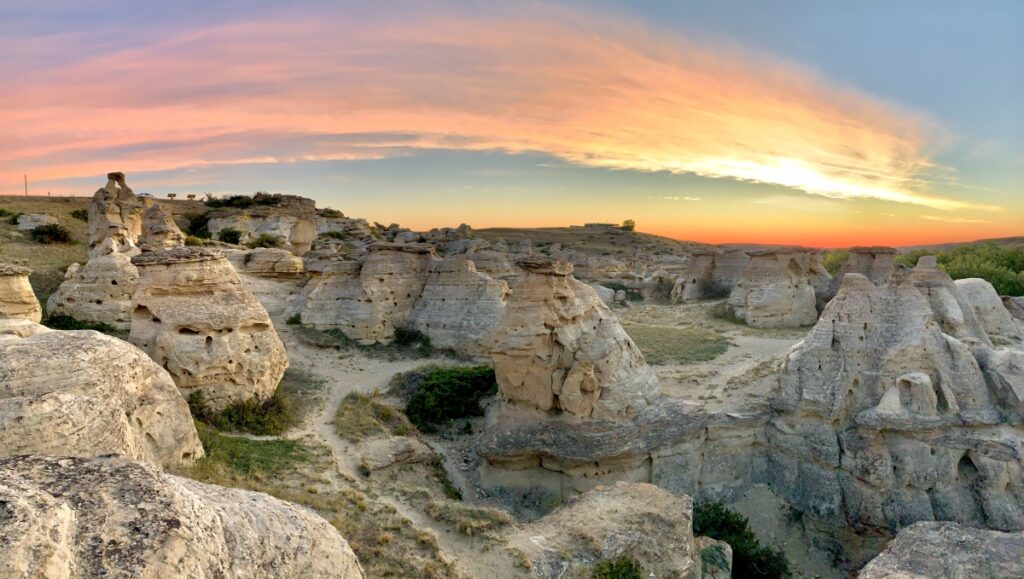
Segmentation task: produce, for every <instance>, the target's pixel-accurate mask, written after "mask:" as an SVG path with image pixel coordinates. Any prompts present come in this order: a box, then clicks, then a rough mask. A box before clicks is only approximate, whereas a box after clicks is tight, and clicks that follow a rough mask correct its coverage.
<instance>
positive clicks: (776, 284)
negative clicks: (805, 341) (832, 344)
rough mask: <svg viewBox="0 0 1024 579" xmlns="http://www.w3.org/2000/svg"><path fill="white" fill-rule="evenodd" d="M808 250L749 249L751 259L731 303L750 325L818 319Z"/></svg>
mask: <svg viewBox="0 0 1024 579" xmlns="http://www.w3.org/2000/svg"><path fill="white" fill-rule="evenodd" d="M806 253H807V252H806V251H798V250H791V249H763V250H753V251H748V252H747V254H748V255H749V256H750V263H749V264H748V265H747V269H746V271H745V272H744V273H743V277H742V278H741V279H740V280H739V282H737V283H736V287H735V288H733V290H732V293H731V294H730V295H729V302H728V303H729V307H730V308H731V309H732V310H733V312H735V314H736V316H737V317H739V318H741V319H742V320H743V321H745V322H746V323H747V325H749V326H753V327H757V328H782V327H799V326H806V325H810V324H813V323H814V322H815V320H817V319H818V310H817V308H816V305H815V304H816V298H815V288H814V286H813V285H811V282H810V278H809V277H808V269H807V263H805V262H806V261H807V260H808V256H807V255H806Z"/></svg>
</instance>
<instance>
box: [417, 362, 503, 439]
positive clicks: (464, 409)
mask: <svg viewBox="0 0 1024 579" xmlns="http://www.w3.org/2000/svg"><path fill="white" fill-rule="evenodd" d="M497 391H498V383H497V381H496V380H495V378H494V370H493V369H492V368H491V367H489V366H474V367H447V368H445V367H439V366H433V367H430V368H428V369H427V370H426V371H425V372H424V373H423V374H421V375H420V376H419V381H418V384H417V386H416V389H415V391H414V392H413V393H412V395H411V396H410V397H409V403H408V404H407V405H406V407H405V414H406V416H408V417H409V420H410V421H411V422H412V423H413V424H415V425H416V427H417V428H419V429H420V430H421V431H423V432H436V431H437V429H438V427H439V426H441V425H444V424H446V423H448V422H450V421H452V420H455V419H458V418H468V417H472V416H483V413H484V410H483V408H482V407H481V406H480V401H481V399H483V398H484V397H485V396H490V395H493V394H495V393H496V392H497Z"/></svg>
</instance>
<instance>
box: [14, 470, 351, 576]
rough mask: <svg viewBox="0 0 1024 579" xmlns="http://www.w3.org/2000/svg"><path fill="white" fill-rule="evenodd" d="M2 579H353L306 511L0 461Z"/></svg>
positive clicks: (213, 490) (165, 482) (193, 485)
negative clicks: (2, 546) (106, 578)
mask: <svg viewBox="0 0 1024 579" xmlns="http://www.w3.org/2000/svg"><path fill="white" fill-rule="evenodd" d="M0 504H3V505H5V507H6V508H5V516H4V517H2V518H0V544H2V545H4V549H3V550H2V551H0V574H2V575H3V576H5V577H25V578H27V577H41V576H46V577H50V578H55V579H57V578H66V579H72V578H79V577H82V578H84V577H99V576H103V577H125V578H127V577H198V578H211V579H212V578H214V577H224V578H239V579H241V578H243V577H245V578H249V577H252V578H267V579H270V578H294V579H300V578H305V577H339V578H361V577H363V572H362V569H361V568H360V566H359V562H358V561H357V560H356V557H355V554H353V553H352V550H351V548H350V547H349V545H348V543H347V542H346V541H345V539H344V538H342V537H341V535H340V534H338V531H337V530H336V529H335V528H334V527H332V526H331V525H329V524H328V523H327V521H324V520H323V519H321V518H320V517H318V516H316V515H315V514H314V513H312V512H310V511H308V510H306V509H303V508H301V507H298V506H295V505H292V504H289V503H285V502H283V501H279V500H277V499H274V498H272V497H270V496H268V495H265V494H262V493H256V492H251V491H245V490H238V489H229V488H223V487H218V486H214V485H208V484H204V483H200V482H197V481H193V480H190V479H186V478H181V477H177V476H173V475H169V474H165V473H162V472H160V471H158V470H156V469H154V468H152V467H149V466H146V465H143V464H139V463H135V462H132V461H130V460H126V459H123V458H116V457H115V458H108V457H105V458H92V459H84V458H44V457H34V456H21V457H12V458H6V459H2V460H0Z"/></svg>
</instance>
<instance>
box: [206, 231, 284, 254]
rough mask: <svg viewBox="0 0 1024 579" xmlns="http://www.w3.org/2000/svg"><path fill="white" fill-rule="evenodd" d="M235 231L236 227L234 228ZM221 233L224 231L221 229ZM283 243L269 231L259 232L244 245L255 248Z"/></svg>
mask: <svg viewBox="0 0 1024 579" xmlns="http://www.w3.org/2000/svg"><path fill="white" fill-rule="evenodd" d="M236 231H237V229H236ZM221 233H224V231H223V230H222V231H221ZM282 245H284V239H283V238H281V237H280V236H279V235H271V234H269V233H261V234H260V235H259V237H257V238H256V239H254V240H252V241H250V242H249V243H246V244H245V246H246V247H248V248H249V249H256V248H257V247H271V248H274V247H281V246H282Z"/></svg>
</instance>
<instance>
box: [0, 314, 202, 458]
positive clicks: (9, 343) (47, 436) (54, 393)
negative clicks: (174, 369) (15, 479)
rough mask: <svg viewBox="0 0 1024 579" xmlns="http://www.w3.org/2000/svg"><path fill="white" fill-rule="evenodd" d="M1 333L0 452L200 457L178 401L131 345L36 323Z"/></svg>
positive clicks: (158, 372) (189, 422)
mask: <svg viewBox="0 0 1024 579" xmlns="http://www.w3.org/2000/svg"><path fill="white" fill-rule="evenodd" d="M6 336H7V339H0V456H12V455H19V454H32V455H48V456H101V455H105V454H120V455H123V456H127V457H129V458H132V459H135V460H141V461H145V462H148V463H151V464H154V465H158V466H173V465H186V464H191V463H192V461H193V460H195V459H196V458H199V457H201V456H202V455H203V447H202V445H201V444H200V443H199V437H198V435H197V434H196V429H195V426H193V424H192V416H191V415H190V414H189V409H188V405H187V404H186V403H185V400H184V398H182V397H181V394H180V393H179V392H178V390H177V388H175V386H174V382H173V381H172V380H171V377H170V376H169V375H168V374H167V372H166V371H164V370H163V369H162V368H160V367H159V366H157V365H156V364H154V363H153V361H152V360H150V359H149V358H147V357H146V355H145V354H144V353H143V352H141V351H140V350H138V349H137V348H135V347H133V346H131V345H129V344H127V343H125V342H123V341H121V340H117V339H115V338H111V337H109V336H104V335H103V334H99V333H97V332H91V331H72V332H61V331H46V330H45V329H44V328H43V327H42V326H37V328H36V329H35V331H19V332H17V333H16V334H6ZM17 336H24V337H17Z"/></svg>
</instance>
